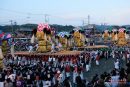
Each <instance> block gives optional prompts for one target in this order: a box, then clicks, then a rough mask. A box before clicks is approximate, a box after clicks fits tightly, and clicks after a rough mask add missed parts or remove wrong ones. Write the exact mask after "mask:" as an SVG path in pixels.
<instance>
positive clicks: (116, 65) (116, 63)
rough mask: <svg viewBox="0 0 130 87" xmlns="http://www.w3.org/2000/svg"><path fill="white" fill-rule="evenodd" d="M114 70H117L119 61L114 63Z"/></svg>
mask: <svg viewBox="0 0 130 87" xmlns="http://www.w3.org/2000/svg"><path fill="white" fill-rule="evenodd" d="M114 66H115V69H117V70H118V69H119V59H117V60H116V61H115V62H114Z"/></svg>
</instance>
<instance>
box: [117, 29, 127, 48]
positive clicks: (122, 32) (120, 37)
mask: <svg viewBox="0 0 130 87" xmlns="http://www.w3.org/2000/svg"><path fill="white" fill-rule="evenodd" d="M128 38H129V36H128V35H127V33H126V29H125V28H120V29H119V30H118V32H117V45H118V46H126V45H127V40H128Z"/></svg>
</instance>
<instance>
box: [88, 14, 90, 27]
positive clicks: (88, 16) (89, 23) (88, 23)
mask: <svg viewBox="0 0 130 87" xmlns="http://www.w3.org/2000/svg"><path fill="white" fill-rule="evenodd" d="M89 24H90V16H89V15H88V25H89Z"/></svg>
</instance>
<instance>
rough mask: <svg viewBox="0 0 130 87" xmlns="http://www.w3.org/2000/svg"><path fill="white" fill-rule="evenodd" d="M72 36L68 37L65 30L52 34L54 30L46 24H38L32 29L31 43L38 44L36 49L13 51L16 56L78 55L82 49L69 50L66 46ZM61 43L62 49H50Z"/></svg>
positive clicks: (68, 44) (69, 43)
mask: <svg viewBox="0 0 130 87" xmlns="http://www.w3.org/2000/svg"><path fill="white" fill-rule="evenodd" d="M71 39H72V37H70V35H69V33H67V32H60V33H59V34H58V35H55V34H54V31H53V30H52V28H50V26H49V25H48V24H44V23H41V24H38V26H37V29H33V31H32V38H31V43H32V44H36V43H37V44H38V48H37V50H33V51H32V52H29V51H24V52H23V51H20V52H15V55H16V56H27V57H34V56H35V58H37V57H38V58H45V57H47V58H48V57H49V56H68V55H73V56H74V55H79V54H80V53H81V52H82V51H70V50H67V48H68V47H69V46H70V45H71V41H70V40H71ZM59 43H60V44H61V45H62V48H63V50H58V51H54V52H53V51H52V47H53V45H55V46H56V47H58V46H57V44H59ZM58 48H59V47H58Z"/></svg>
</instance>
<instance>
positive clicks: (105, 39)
mask: <svg viewBox="0 0 130 87" xmlns="http://www.w3.org/2000/svg"><path fill="white" fill-rule="evenodd" d="M102 38H103V39H104V42H107V41H108V40H109V38H110V32H109V31H108V30H105V31H104V32H103V34H102Z"/></svg>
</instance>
